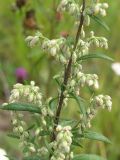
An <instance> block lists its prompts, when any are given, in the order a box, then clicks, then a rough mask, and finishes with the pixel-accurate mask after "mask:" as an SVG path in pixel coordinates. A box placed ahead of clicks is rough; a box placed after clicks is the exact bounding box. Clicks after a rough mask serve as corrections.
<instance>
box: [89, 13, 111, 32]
mask: <svg viewBox="0 0 120 160" xmlns="http://www.w3.org/2000/svg"><path fill="white" fill-rule="evenodd" d="M89 16H90V17H91V18H92V19H93V20H94V21H96V22H97V23H98V24H100V25H101V26H102V27H103V28H104V29H106V30H107V31H110V28H109V27H108V25H107V24H106V23H105V22H104V21H103V20H102V19H100V18H99V17H97V16H94V15H89Z"/></svg>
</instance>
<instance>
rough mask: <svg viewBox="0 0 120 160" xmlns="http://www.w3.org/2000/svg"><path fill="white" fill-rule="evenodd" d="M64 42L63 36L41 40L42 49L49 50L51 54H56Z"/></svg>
mask: <svg viewBox="0 0 120 160" xmlns="http://www.w3.org/2000/svg"><path fill="white" fill-rule="evenodd" d="M64 42H65V39H64V38H59V39H53V40H49V39H46V40H44V41H43V44H42V49H43V50H45V51H47V52H49V53H50V55H51V56H56V55H57V53H58V52H60V50H61V48H62V46H63V44H64Z"/></svg>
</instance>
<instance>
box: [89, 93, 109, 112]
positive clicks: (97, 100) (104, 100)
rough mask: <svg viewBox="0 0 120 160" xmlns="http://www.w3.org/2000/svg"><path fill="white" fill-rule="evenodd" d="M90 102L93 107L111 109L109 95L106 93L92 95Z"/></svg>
mask: <svg viewBox="0 0 120 160" xmlns="http://www.w3.org/2000/svg"><path fill="white" fill-rule="evenodd" d="M91 103H92V104H93V107H94V108H96V107H101V108H103V109H104V108H107V109H108V110H109V111H111V109H112V101H111V97H110V96H108V95H105V96H104V95H98V96H96V97H94V98H93V99H92V100H91Z"/></svg>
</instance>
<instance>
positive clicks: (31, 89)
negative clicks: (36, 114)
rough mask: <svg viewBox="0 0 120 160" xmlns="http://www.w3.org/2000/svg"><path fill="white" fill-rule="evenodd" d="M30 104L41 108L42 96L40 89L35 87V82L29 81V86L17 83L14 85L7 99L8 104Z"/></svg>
mask: <svg viewBox="0 0 120 160" xmlns="http://www.w3.org/2000/svg"><path fill="white" fill-rule="evenodd" d="M17 102H21V103H32V104H34V105H37V106H38V107H40V108H41V106H42V95H41V92H40V88H39V87H38V86H35V82H34V81H31V83H30V85H23V84H20V83H17V84H15V85H14V87H13V90H12V91H11V95H10V98H9V103H17Z"/></svg>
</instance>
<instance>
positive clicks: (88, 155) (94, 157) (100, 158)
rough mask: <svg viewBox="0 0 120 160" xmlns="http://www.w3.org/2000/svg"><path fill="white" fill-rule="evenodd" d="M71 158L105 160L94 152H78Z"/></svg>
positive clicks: (76, 159)
mask: <svg viewBox="0 0 120 160" xmlns="http://www.w3.org/2000/svg"><path fill="white" fill-rule="evenodd" d="M72 160H106V159H104V158H102V157H100V156H97V155H94V154H80V155H76V156H74V158H73V159H72Z"/></svg>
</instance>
